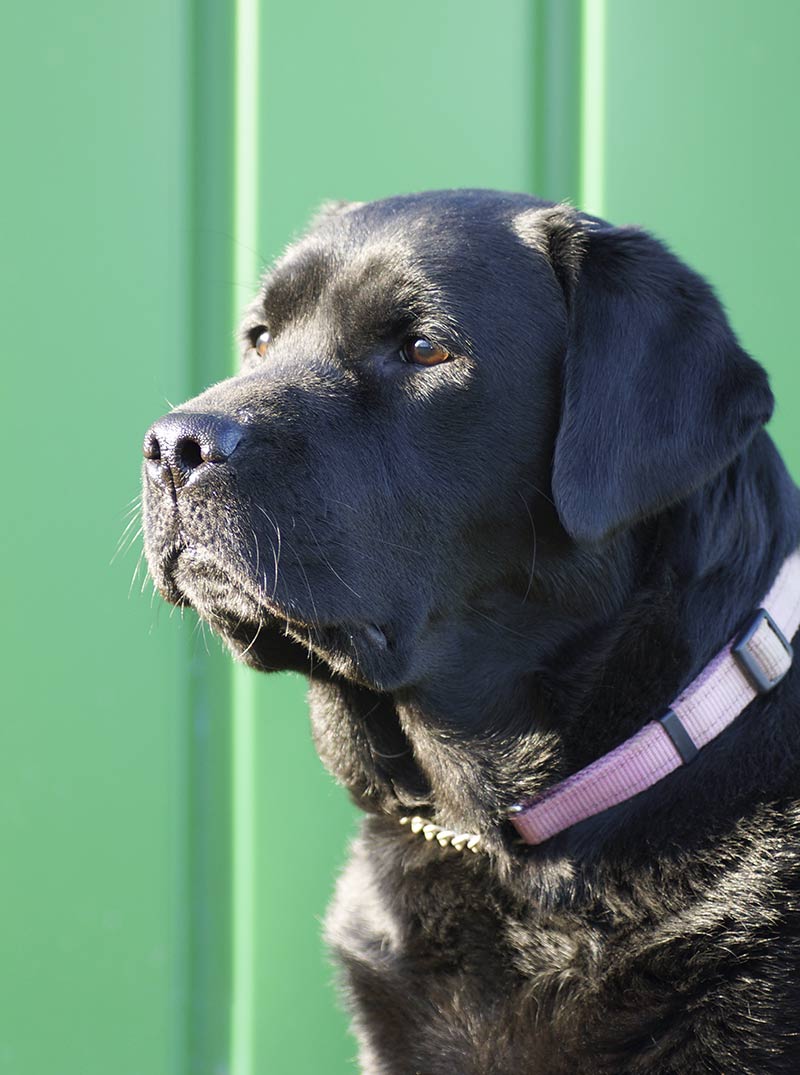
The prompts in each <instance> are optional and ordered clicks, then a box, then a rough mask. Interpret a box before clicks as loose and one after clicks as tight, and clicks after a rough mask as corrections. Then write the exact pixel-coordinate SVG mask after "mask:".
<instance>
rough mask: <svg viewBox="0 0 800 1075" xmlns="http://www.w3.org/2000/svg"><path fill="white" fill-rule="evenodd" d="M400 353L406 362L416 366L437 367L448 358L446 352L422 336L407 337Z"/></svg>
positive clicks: (448, 355)
mask: <svg viewBox="0 0 800 1075" xmlns="http://www.w3.org/2000/svg"><path fill="white" fill-rule="evenodd" d="M400 353H401V354H402V356H403V358H404V360H405V361H406V362H413V363H414V364H415V365H417V366H437V365H438V364H439V363H440V362H446V361H447V360H448V358H450V353H449V352H448V351H445V349H444V348H443V347H439V345H438V344H436V343H432V342H431V341H430V340H428V339H426V338H425V337H424V336H409V338H408V339H407V340H406V342H405V343H404V344H403V346H402V348H401V350H400Z"/></svg>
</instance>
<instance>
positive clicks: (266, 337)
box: [253, 328, 272, 358]
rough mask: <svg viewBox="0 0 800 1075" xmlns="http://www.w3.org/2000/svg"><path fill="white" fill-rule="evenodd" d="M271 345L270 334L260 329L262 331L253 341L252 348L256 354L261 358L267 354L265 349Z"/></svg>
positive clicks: (267, 330) (266, 330)
mask: <svg viewBox="0 0 800 1075" xmlns="http://www.w3.org/2000/svg"><path fill="white" fill-rule="evenodd" d="M271 343H272V333H271V332H270V331H269V329H266V328H265V329H262V331H261V332H260V333H259V334H258V336H256V338H255V340H254V341H253V347H254V348H255V350H256V351H257V352H258V354H259V355H261V357H262V358H263V357H264V355H265V354H266V353H267V348H268V347H269V345H270V344H271Z"/></svg>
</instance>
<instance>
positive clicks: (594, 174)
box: [580, 0, 606, 216]
mask: <svg viewBox="0 0 800 1075" xmlns="http://www.w3.org/2000/svg"><path fill="white" fill-rule="evenodd" d="M582 38H583V40H582V45H581V74H582V84H581V131H580V146H581V158H580V159H581V174H580V201H581V207H582V208H583V209H585V210H586V211H587V212H589V213H596V214H597V215H599V216H602V214H603V212H604V211H605V137H606V131H605V119H606V102H605V87H606V0H583V18H582Z"/></svg>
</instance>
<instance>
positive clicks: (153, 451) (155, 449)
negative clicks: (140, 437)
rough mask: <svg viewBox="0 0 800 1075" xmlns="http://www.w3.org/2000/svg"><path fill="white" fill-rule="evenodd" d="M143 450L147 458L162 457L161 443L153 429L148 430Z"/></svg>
mask: <svg viewBox="0 0 800 1075" xmlns="http://www.w3.org/2000/svg"><path fill="white" fill-rule="evenodd" d="M142 451H143V452H144V457H145V459H160V458H161V445H160V444H159V443H158V437H157V436H156V435H155V433H154V432H153V431H152V429H151V430H149V431H148V433H147V436H146V437H145V438H144V445H143V447H142Z"/></svg>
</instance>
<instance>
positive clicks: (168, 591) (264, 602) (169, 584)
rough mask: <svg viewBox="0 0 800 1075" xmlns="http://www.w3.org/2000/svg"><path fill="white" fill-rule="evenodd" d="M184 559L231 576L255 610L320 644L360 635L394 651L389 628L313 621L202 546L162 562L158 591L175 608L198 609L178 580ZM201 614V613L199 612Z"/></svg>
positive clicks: (182, 548) (179, 549)
mask: <svg viewBox="0 0 800 1075" xmlns="http://www.w3.org/2000/svg"><path fill="white" fill-rule="evenodd" d="M181 558H184V559H187V560H189V561H191V563H192V565H193V566H194V567H200V568H202V567H204V566H205V567H207V568H210V569H212V570H213V572H214V573H215V574H216V575H217V576H220V575H225V576H228V577H229V578H230V581H231V583H232V584H233V585H234V586H236V587H237V588H238V589H240V590H241V592H242V593H243V594H244V595H245V596H246V597H247V598H248V599H249V600H250V601H252V602H253V604H254V606H255V607H257V608H260V609H263V611H264V612H265V613H266V614H267V615H268V616H270V617H271V618H272V619H274V620H276V621H278V622H280V623H283V624H285V625H286V626H287V627H289V628H292V629H294V630H299V631H302V632H307V631H312V632H313V633H314V634H315V635H316V636H317V638H318V639H319V640H320V641H322V640H323V638H324V635H325V634H326V633H328V632H337V633H341V634H343V635H345V636H350V637H352V636H353V635H355V634H360V635H362V636H363V637H364V638H365V639H366V640H367V641H368V642H370V643H371V644H372V645H373V646H374V647H375V648H376V649H379V650H384V651H385V650H389V649H391V641H390V639H391V632H390V629H389V627H388V626H386V625H384V626H381V625H380V624H378V623H377V622H374V621H368V620H348V619H346V618H344V619H341V620H339V619H337V620H330V621H324V622H319V621H316V620H312V619H309V618H308V617H307V616H304V615H303V614H302V613H301V612H300V611H299V610H297V609H295V608H291V607H287V606H285V605H283V604H281V603H279V602H278V601H276V600H275V598H274V597H273V596H272V595H270V596H267V595H265V594H264V593H263V592H260V591H257V590H254V587H253V586H252V585H251V584H249V582H248V580H247V579H245V578H242V577H240V576H238V575H236V574H233V573H232V572H231V571H230V569H226V568H222V567H221V566H220V564H219V561H218V560H217V559H216V558H215V557H214V556H213V555H211V554H210V553H208V552H207V551H206V550H205V549H204V548H203V547H202V546H199V545H193V544H190V543H184V544H180V545H175V546H173V547H172V548H170V549H169V550H168V551H167V553H166V554H165V555H164V557H163V559H162V561H161V565H160V570H159V580H158V583H157V586H158V590H159V592H160V593H161V595H162V596H163V597H164V598H165V599H166V600H167V601H169V602H171V603H172V604H174V605H192V606H193V607H196V606H195V601H194V600H193V599H192V595H191V594H190V593H187V592H186V590H185V588H182V587H181V585H180V584H179V582H178V580H177V579H176V577H175V576H176V570H177V568H178V564H179V562H180V560H181ZM198 611H200V610H199V609H198ZM230 614H231V613H230V612H229V611H227V610H225V609H220V610H219V612H212V613H211V617H210V618H215V619H216V618H222V619H224V618H225V617H227V616H228V615H230Z"/></svg>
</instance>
